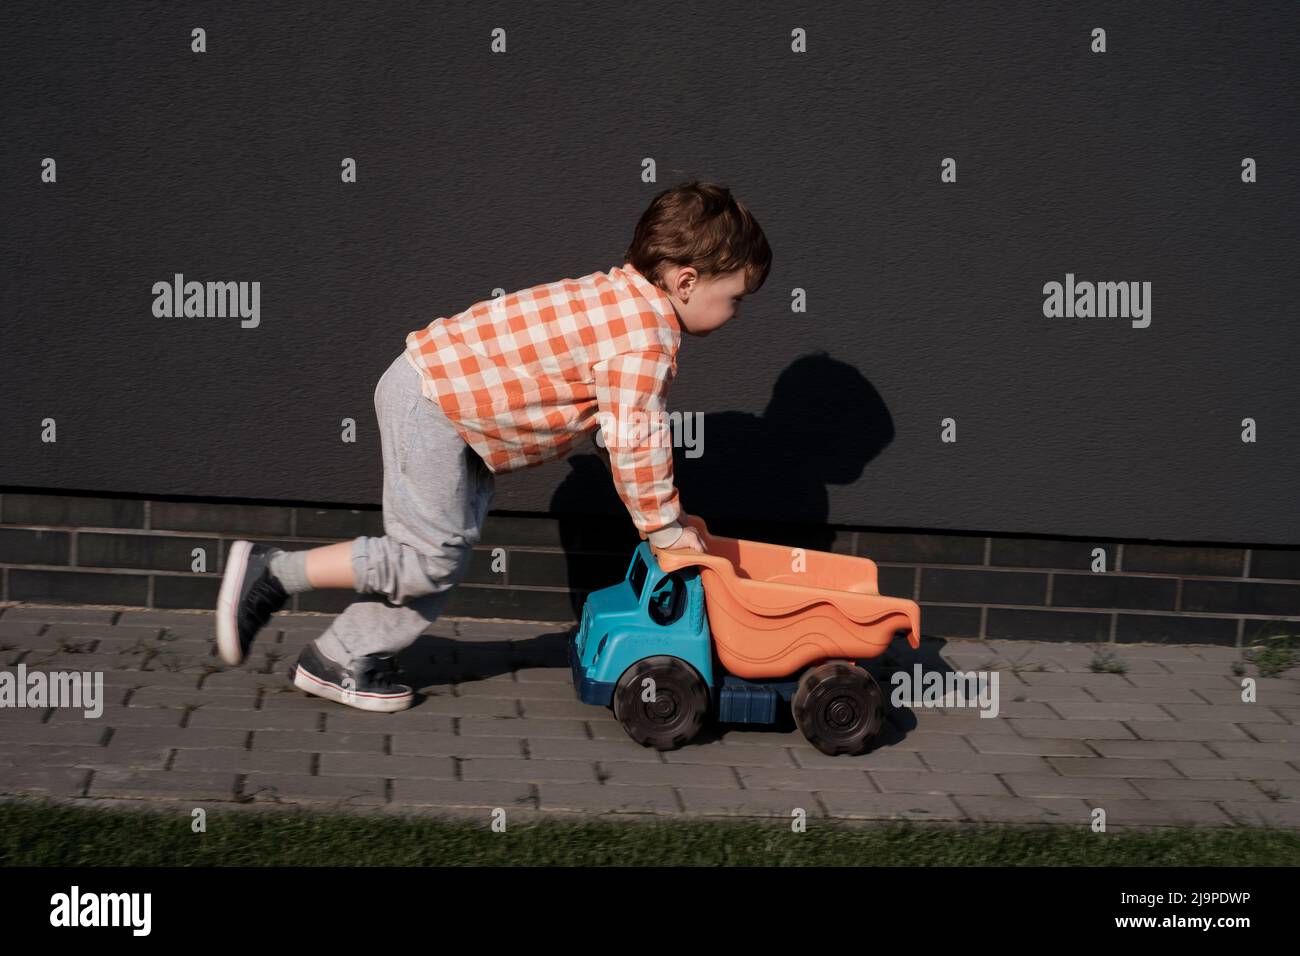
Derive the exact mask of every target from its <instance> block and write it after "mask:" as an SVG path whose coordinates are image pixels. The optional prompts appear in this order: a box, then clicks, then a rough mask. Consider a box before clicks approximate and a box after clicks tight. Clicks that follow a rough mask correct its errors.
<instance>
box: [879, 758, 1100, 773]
mask: <svg viewBox="0 0 1300 956" xmlns="http://www.w3.org/2000/svg"><path fill="white" fill-rule="evenodd" d="M922 759H923V760H924V762H925V764H926V767H925V769H928V770H933V771H935V772H937V773H1051V772H1052V766H1051V764H1049V763H1048V762H1047V758H1045V757H1040V756H1038V755H1037V754H982V753H981V754H977V753H969V754H962V753H934V754H923V755H922ZM1067 759H1072V760H1073V759H1080V760H1082V759H1087V758H1082V757H1080V758H1073V757H1071V758H1067ZM872 769H873V770H874V769H877V768H874V767H873V768H872Z"/></svg>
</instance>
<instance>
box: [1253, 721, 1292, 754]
mask: <svg viewBox="0 0 1300 956" xmlns="http://www.w3.org/2000/svg"><path fill="white" fill-rule="evenodd" d="M1237 726H1238V727H1240V728H1241V729H1242V730H1243V731H1244V732H1245V733H1247V734H1249V735H1250V736H1251V737H1254V738H1255V739H1256V740H1262V741H1264V742H1265V743H1288V744H1291V745H1293V746H1294V747H1295V748H1296V755H1297V756H1300V727H1297V726H1296V725H1295V724H1254V723H1250V724H1246V723H1243V724H1238V725H1237Z"/></svg>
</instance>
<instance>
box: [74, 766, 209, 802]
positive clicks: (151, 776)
mask: <svg viewBox="0 0 1300 956" xmlns="http://www.w3.org/2000/svg"><path fill="white" fill-rule="evenodd" d="M87 796H91V797H134V798H143V799H162V798H166V799H172V800H195V801H202V800H233V799H234V796H235V775H234V774H233V773H222V772H202V771H175V770H134V769H127V768H117V767H103V768H101V769H98V770H95V771H94V774H93V776H92V777H91V780H90V790H89V791H88V792H87Z"/></svg>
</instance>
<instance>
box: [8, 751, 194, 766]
mask: <svg viewBox="0 0 1300 956" xmlns="http://www.w3.org/2000/svg"><path fill="white" fill-rule="evenodd" d="M170 753H171V750H170V749H168V748H165V747H159V748H156V749H153V750H128V749H123V748H120V747H84V746H83V747H41V748H39V749H38V750H36V751H32V750H19V751H15V752H10V753H7V754H5V762H6V763H7V764H10V765H12V766H21V767H28V768H30V769H40V768H44V767H136V768H138V769H141V770H163V769H165V767H166V764H167V758H168V756H169V755H170Z"/></svg>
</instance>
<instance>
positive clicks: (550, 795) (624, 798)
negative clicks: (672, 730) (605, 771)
mask: <svg viewBox="0 0 1300 956" xmlns="http://www.w3.org/2000/svg"><path fill="white" fill-rule="evenodd" d="M537 791H538V801H539V805H540V807H541V809H543V810H577V811H586V812H596V813H600V812H605V813H654V814H675V813H678V812H679V810H678V804H677V800H676V798H675V797H674V796H673V792H672V790H671V789H669V788H667V787H630V786H629V787H606V786H600V785H599V784H594V783H592V784H572V783H569V784H566V783H542V784H540V785H539V786H538V788H537ZM715 792H717V793H723V792H724V791H721V790H718V791H715Z"/></svg>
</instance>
